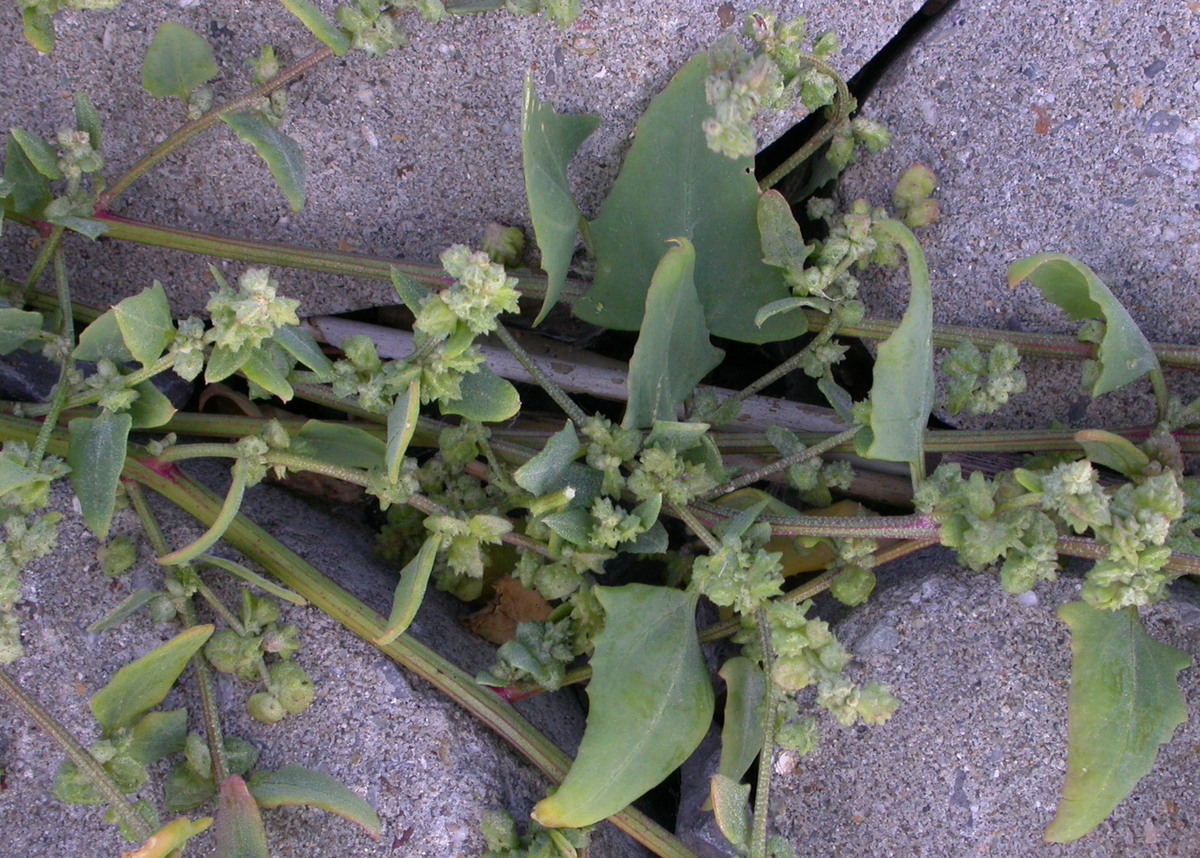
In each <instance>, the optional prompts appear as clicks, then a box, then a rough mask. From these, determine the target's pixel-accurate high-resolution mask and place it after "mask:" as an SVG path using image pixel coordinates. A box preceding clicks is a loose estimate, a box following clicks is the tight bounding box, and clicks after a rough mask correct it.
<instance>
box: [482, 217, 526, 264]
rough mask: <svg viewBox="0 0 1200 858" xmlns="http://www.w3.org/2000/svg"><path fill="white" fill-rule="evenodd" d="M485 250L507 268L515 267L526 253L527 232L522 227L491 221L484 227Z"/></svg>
mask: <svg viewBox="0 0 1200 858" xmlns="http://www.w3.org/2000/svg"><path fill="white" fill-rule="evenodd" d="M483 252H484V253H486V254H487V255H488V256H490V257H491V258H492V260H493V261H495V262H497V263H498V264H500V265H503V266H504V267H505V268H515V267H516V266H518V265H520V264H521V257H522V256H523V255H524V254H525V233H523V232H521V229H520V227H516V226H504V224H499V223H489V224H488V225H487V226H485V227H484V228H483Z"/></svg>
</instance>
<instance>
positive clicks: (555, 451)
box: [513, 420, 583, 497]
mask: <svg viewBox="0 0 1200 858" xmlns="http://www.w3.org/2000/svg"><path fill="white" fill-rule="evenodd" d="M582 449H583V448H582V447H581V446H580V445H579V436H578V435H576V434H575V424H574V423H572V422H571V421H569V420H568V421H567V422H566V424H565V425H564V426H563V428H561V429H559V430H558V431H557V432H555V433H554V434H553V435H551V436H550V439H549V440H548V441H546V444H545V446H544V447H542V449H541V452H539V453H537V454H536V455H534V456H533V458H531V459H530V460H529V461H528V462H526V463H525V464H523V465H522V466H521V467H519V468H517V469H516V470H515V471H514V472H513V480H514V481H515V482H516V484H517V485H518V486H520V487H521V488H523V489H525V491H527V492H529V493H530V494H531V495H534V496H535V497H536V496H541V495H545V494H549V493H550V492H556V491H558V490H559V489H561V488H562V487H563V485H562V481H561V479H560V478H561V477H562V475H563V473H565V472H566V470H567V467H568V466H569V465H570V464H571V463H572V462H574V461H575V458H576V457H577V456H578V455H579V451H580V450H582Z"/></svg>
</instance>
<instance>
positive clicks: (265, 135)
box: [221, 111, 305, 212]
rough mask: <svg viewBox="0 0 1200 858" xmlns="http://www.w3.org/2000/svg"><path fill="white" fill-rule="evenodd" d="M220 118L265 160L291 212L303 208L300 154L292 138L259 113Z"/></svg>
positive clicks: (227, 114) (301, 155)
mask: <svg viewBox="0 0 1200 858" xmlns="http://www.w3.org/2000/svg"><path fill="white" fill-rule="evenodd" d="M221 121H222V122H224V123H225V124H226V125H228V126H229V127H230V128H232V129H233V133H235V134H236V135H237V136H238V137H241V138H242V139H243V140H245V141H246V142H247V143H249V144H250V145H251V146H253V147H254V151H255V152H257V153H258V156H259V157H260V158H262V159H263V160H264V161H266V162H267V166H268V167H269V168H270V169H271V175H272V176H274V177H275V183H276V184H277V185H279V190H281V191H283V195H284V196H285V197H287V201H288V205H289V206H291V209H292V211H294V212H298V211H300V209H302V208H304V174H305V171H304V155H303V154H301V152H300V147H299V146H298V145H296V141H295V140H293V139H292V138H291V137H288V136H287V135H286V134H284V133H283V132H282V131H280V130H279V129H278V128H276V127H275V126H274V125H272V124H271V123H270V122H268V121H267V120H266V117H264V116H263V115H262V113H259V112H257V111H256V112H254V113H222V114H221Z"/></svg>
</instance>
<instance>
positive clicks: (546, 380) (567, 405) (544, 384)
mask: <svg viewBox="0 0 1200 858" xmlns="http://www.w3.org/2000/svg"><path fill="white" fill-rule="evenodd" d="M496 335H497V336H498V337H499V338H500V342H502V343H504V345H505V347H506V348H507V349H508V350H509V351H510V352H512V355H513V357H515V358H516V359H517V362H518V363H519V364H521V366H523V367H525V371H526V372H528V373H529V374H530V375H531V376H533V380H534V381H536V382H537V383H538V385H539V386H540V387H541V388H542V390H544V391H546V393H548V394H550V398H551V399H553V400H554V402H555V404H557V405H558V407H559V408H561V409H562V410H563V412H564V413H565V414H566V415H567V416H568V417H569V418H571V422H572V423H574V424H575V425H576V426H580V427H581V426H583V424H584V422H585V421H586V420H587V415H586V414H584V413H583V409H582V408H580V407H579V406H578V405H576V404H575V401H574V400H573V399H571V397H570V396H568V395H567V392H566V391H565V390H563V389H562V388H561V387H559V386H558V385H557V384H555V382H554V380H553V379H551V378H550V376H548V375H546V373H544V372H542V368H541V367H540V366H538V365H537V363H536V362H535V361H534V359H533V358H531V357H530V356H529V352H527V351H525V349H523V348H522V347H521V344H520V343H518V342H517V340H516V338H515V337H514V336H513V335H512V334H511V333H509V331H508V328H506V327H504V325H502V324H500V323H499V322H497V323H496Z"/></svg>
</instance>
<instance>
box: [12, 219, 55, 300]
mask: <svg viewBox="0 0 1200 858" xmlns="http://www.w3.org/2000/svg"><path fill="white" fill-rule="evenodd" d="M7 216H8V215H7V213H5V214H4V215H2V217H7ZM64 232H66V227H62V226H59V225H58V224H55V225H54V227H53V228H52V229H51V230H50V235H49V236H47V237H46V241H45V243H43V244H42V246H41V249H40V250H38V255H37V258H36V259H34V260H33V267H32V268H30V269H29V275H28V276H27V277H26V278H25V282H24V283H23V284H22V286H21V291H20V292H19V293H17V295H16V300H14V301H13V306H15V307H24V306H25V302H26V301H28V300H29V294H30V293H31V292H32V291H33V289H34V287H35V286H37V282H38V280H40V279H41V278H42V272H43V271H45V270H46V266H47V265H48V264H49V263H50V259H51V258H52V257H53V256H54V254H55V253H57V252H58V249H59V248H60V247H61V246H62V237H63V233H64ZM67 306H68V307H70V306H71V305H70V304H67ZM64 312H65V311H64Z"/></svg>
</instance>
